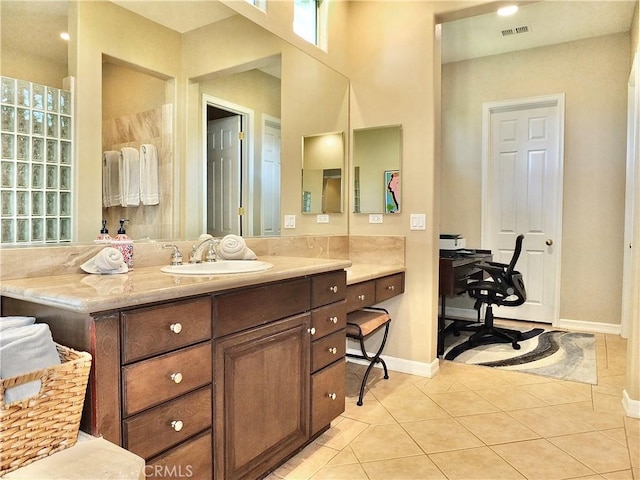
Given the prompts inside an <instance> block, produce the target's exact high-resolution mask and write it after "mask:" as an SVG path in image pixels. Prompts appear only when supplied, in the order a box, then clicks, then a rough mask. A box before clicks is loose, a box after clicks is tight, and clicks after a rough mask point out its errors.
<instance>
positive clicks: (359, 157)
mask: <svg viewBox="0 0 640 480" xmlns="http://www.w3.org/2000/svg"><path fill="white" fill-rule="evenodd" d="M401 160H402V127H401V126H400V125H389V126H382V127H373V128H361V129H356V130H354V131H353V211H354V213H400V211H401V209H402V194H401V193H402V175H401V173H402V172H401Z"/></svg>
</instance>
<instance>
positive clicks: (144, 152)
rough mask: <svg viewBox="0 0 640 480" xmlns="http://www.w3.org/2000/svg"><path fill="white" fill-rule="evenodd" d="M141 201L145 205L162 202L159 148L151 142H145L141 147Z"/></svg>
mask: <svg viewBox="0 0 640 480" xmlns="http://www.w3.org/2000/svg"><path fill="white" fill-rule="evenodd" d="M140 201H141V202H142V204H143V205H157V204H159V203H160V193H159V190H158V150H157V149H156V146H155V145H153V144H151V143H145V144H143V145H142V146H141V147H140Z"/></svg>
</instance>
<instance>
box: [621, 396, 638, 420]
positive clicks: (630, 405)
mask: <svg viewBox="0 0 640 480" xmlns="http://www.w3.org/2000/svg"><path fill="white" fill-rule="evenodd" d="M622 408H623V409H624V413H625V414H626V415H627V417H631V418H640V400H631V397H629V394H628V393H627V391H626V390H623V391H622Z"/></svg>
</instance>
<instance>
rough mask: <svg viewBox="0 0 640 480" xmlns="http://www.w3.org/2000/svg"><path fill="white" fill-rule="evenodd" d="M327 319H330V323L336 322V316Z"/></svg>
mask: <svg viewBox="0 0 640 480" xmlns="http://www.w3.org/2000/svg"><path fill="white" fill-rule="evenodd" d="M329 321H330V322H331V323H338V317H330V318H329Z"/></svg>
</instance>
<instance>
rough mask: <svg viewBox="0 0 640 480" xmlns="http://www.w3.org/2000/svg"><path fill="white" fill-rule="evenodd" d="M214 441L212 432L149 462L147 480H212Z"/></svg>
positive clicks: (204, 433)
mask: <svg viewBox="0 0 640 480" xmlns="http://www.w3.org/2000/svg"><path fill="white" fill-rule="evenodd" d="M212 448H213V439H212V435H211V430H208V431H206V432H203V433H201V434H200V435H198V436H197V437H194V438H193V439H191V440H188V441H186V442H184V443H183V444H181V445H178V446H177V447H175V448H172V449H171V450H169V451H168V452H166V453H163V454H162V455H160V456H159V457H156V458H154V459H153V460H151V461H150V462H147V465H146V468H145V473H146V477H147V479H152V478H157V479H159V480H185V479H189V478H192V479H197V480H211V479H212V478H213V455H212Z"/></svg>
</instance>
